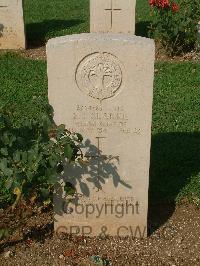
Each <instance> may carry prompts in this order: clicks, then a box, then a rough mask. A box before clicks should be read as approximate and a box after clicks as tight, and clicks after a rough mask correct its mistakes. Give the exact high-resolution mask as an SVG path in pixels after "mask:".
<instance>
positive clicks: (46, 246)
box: [0, 203, 200, 266]
mask: <svg viewBox="0 0 200 266" xmlns="http://www.w3.org/2000/svg"><path fill="white" fill-rule="evenodd" d="M149 211H150V215H149V229H150V230H149V231H150V232H149V237H148V238H147V239H141V240H138V239H131V238H124V239H122V238H106V239H102V238H88V237H83V236H82V237H72V236H69V235H63V236H62V239H60V238H58V237H57V236H56V235H55V234H54V233H53V223H52V217H53V213H52V210H48V211H43V212H41V213H37V212H35V213H34V214H33V215H32V217H31V218H28V219H27V221H26V223H24V224H23V228H20V229H19V231H18V232H17V233H15V235H14V236H13V237H12V239H10V240H9V241H7V242H6V241H4V242H3V241H2V242H0V249H1V251H0V265H2V266H4V265H12V266H13V265H34V266H35V265H38V266H40V265H42V266H43V265H53V266H54V265H68V266H69V265H71V266H72V265H80V266H87V265H88V266H89V265H123V266H124V265H141V266H146V265H153V266H154V265H171V266H175V265H177V266H178V265H185V266H190V265H192V266H197V265H198V266H199V265H200V208H198V207H196V206H194V205H191V204H188V203H184V204H181V205H179V206H177V207H176V208H175V207H174V206H171V205H160V206H159V205H157V206H151V207H150V210H149ZM16 222H17V221H16V219H15V218H13V219H12V221H11V223H13V224H14V223H16ZM156 228H157V229H156ZM98 259H99V264H98V263H97V262H98Z"/></svg>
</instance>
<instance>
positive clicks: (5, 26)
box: [0, 0, 26, 49]
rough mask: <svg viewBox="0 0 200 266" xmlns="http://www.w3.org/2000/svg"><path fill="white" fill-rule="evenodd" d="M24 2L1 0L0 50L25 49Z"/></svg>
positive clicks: (19, 0)
mask: <svg viewBox="0 0 200 266" xmlns="http://www.w3.org/2000/svg"><path fill="white" fill-rule="evenodd" d="M25 48H26V41H25V30H24V18H23V1H22V0H0V49H25Z"/></svg>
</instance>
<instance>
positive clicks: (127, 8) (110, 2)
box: [90, 0, 136, 34]
mask: <svg viewBox="0 0 200 266" xmlns="http://www.w3.org/2000/svg"><path fill="white" fill-rule="evenodd" d="M135 5H136V0H90V32H104V33H108V32H112V33H125V34H134V33H135Z"/></svg>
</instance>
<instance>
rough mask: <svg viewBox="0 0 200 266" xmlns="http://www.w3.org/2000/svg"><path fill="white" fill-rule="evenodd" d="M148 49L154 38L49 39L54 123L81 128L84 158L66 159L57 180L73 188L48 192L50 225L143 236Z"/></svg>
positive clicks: (149, 103) (148, 135)
mask: <svg viewBox="0 0 200 266" xmlns="http://www.w3.org/2000/svg"><path fill="white" fill-rule="evenodd" d="M154 49H155V48H154V42H153V40H150V39H146V38H142V37H136V36H131V35H123V34H112V33H111V34H104V33H100V34H95V33H91V34H80V35H71V36H65V37H60V38H55V39H52V40H50V41H49V42H48V44H47V61H48V86H49V87H48V88H49V101H50V104H51V105H52V106H53V108H54V119H55V122H56V123H57V124H65V125H66V126H67V128H68V129H69V130H70V131H71V132H79V133H81V134H82V135H83V137H84V141H83V143H84V145H83V152H84V155H85V159H87V160H88V165H86V166H84V167H83V166H74V165H68V164H66V169H65V172H64V173H63V175H62V178H61V180H62V179H63V180H65V181H67V182H70V183H71V184H72V185H73V187H75V188H76V191H77V194H76V195H74V197H66V198H65V193H64V192H63V190H62V189H60V190H59V189H57V190H56V191H55V195H54V205H55V209H54V211H55V230H57V232H59V231H65V232H68V233H79V234H88V235H105V234H106V235H107V234H109V235H118V236H126V235H129V236H136V237H143V236H146V234H147V208H148V185H149V164H150V143H151V117H152V98H153V77H154V56H155V55H154V54H155V51H154ZM61 182H62V181H61Z"/></svg>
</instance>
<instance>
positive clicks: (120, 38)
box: [47, 33, 155, 48]
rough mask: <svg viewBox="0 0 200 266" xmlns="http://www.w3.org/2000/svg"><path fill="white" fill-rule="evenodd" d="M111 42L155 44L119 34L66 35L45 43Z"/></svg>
mask: <svg viewBox="0 0 200 266" xmlns="http://www.w3.org/2000/svg"><path fill="white" fill-rule="evenodd" d="M95 39H96V40H101V41H104V40H105V41H106V40H112V41H124V42H132V43H134V44H135V45H145V46H151V47H152V48H154V46H155V43H154V40H153V39H149V38H145V37H141V36H135V35H127V34H121V33H82V34H73V35H66V36H61V37H56V38H53V39H50V40H49V41H48V43H47V48H48V47H53V46H58V45H63V44H65V43H66V42H69V41H84V40H86V41H88V40H93V41H94V40H95Z"/></svg>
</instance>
